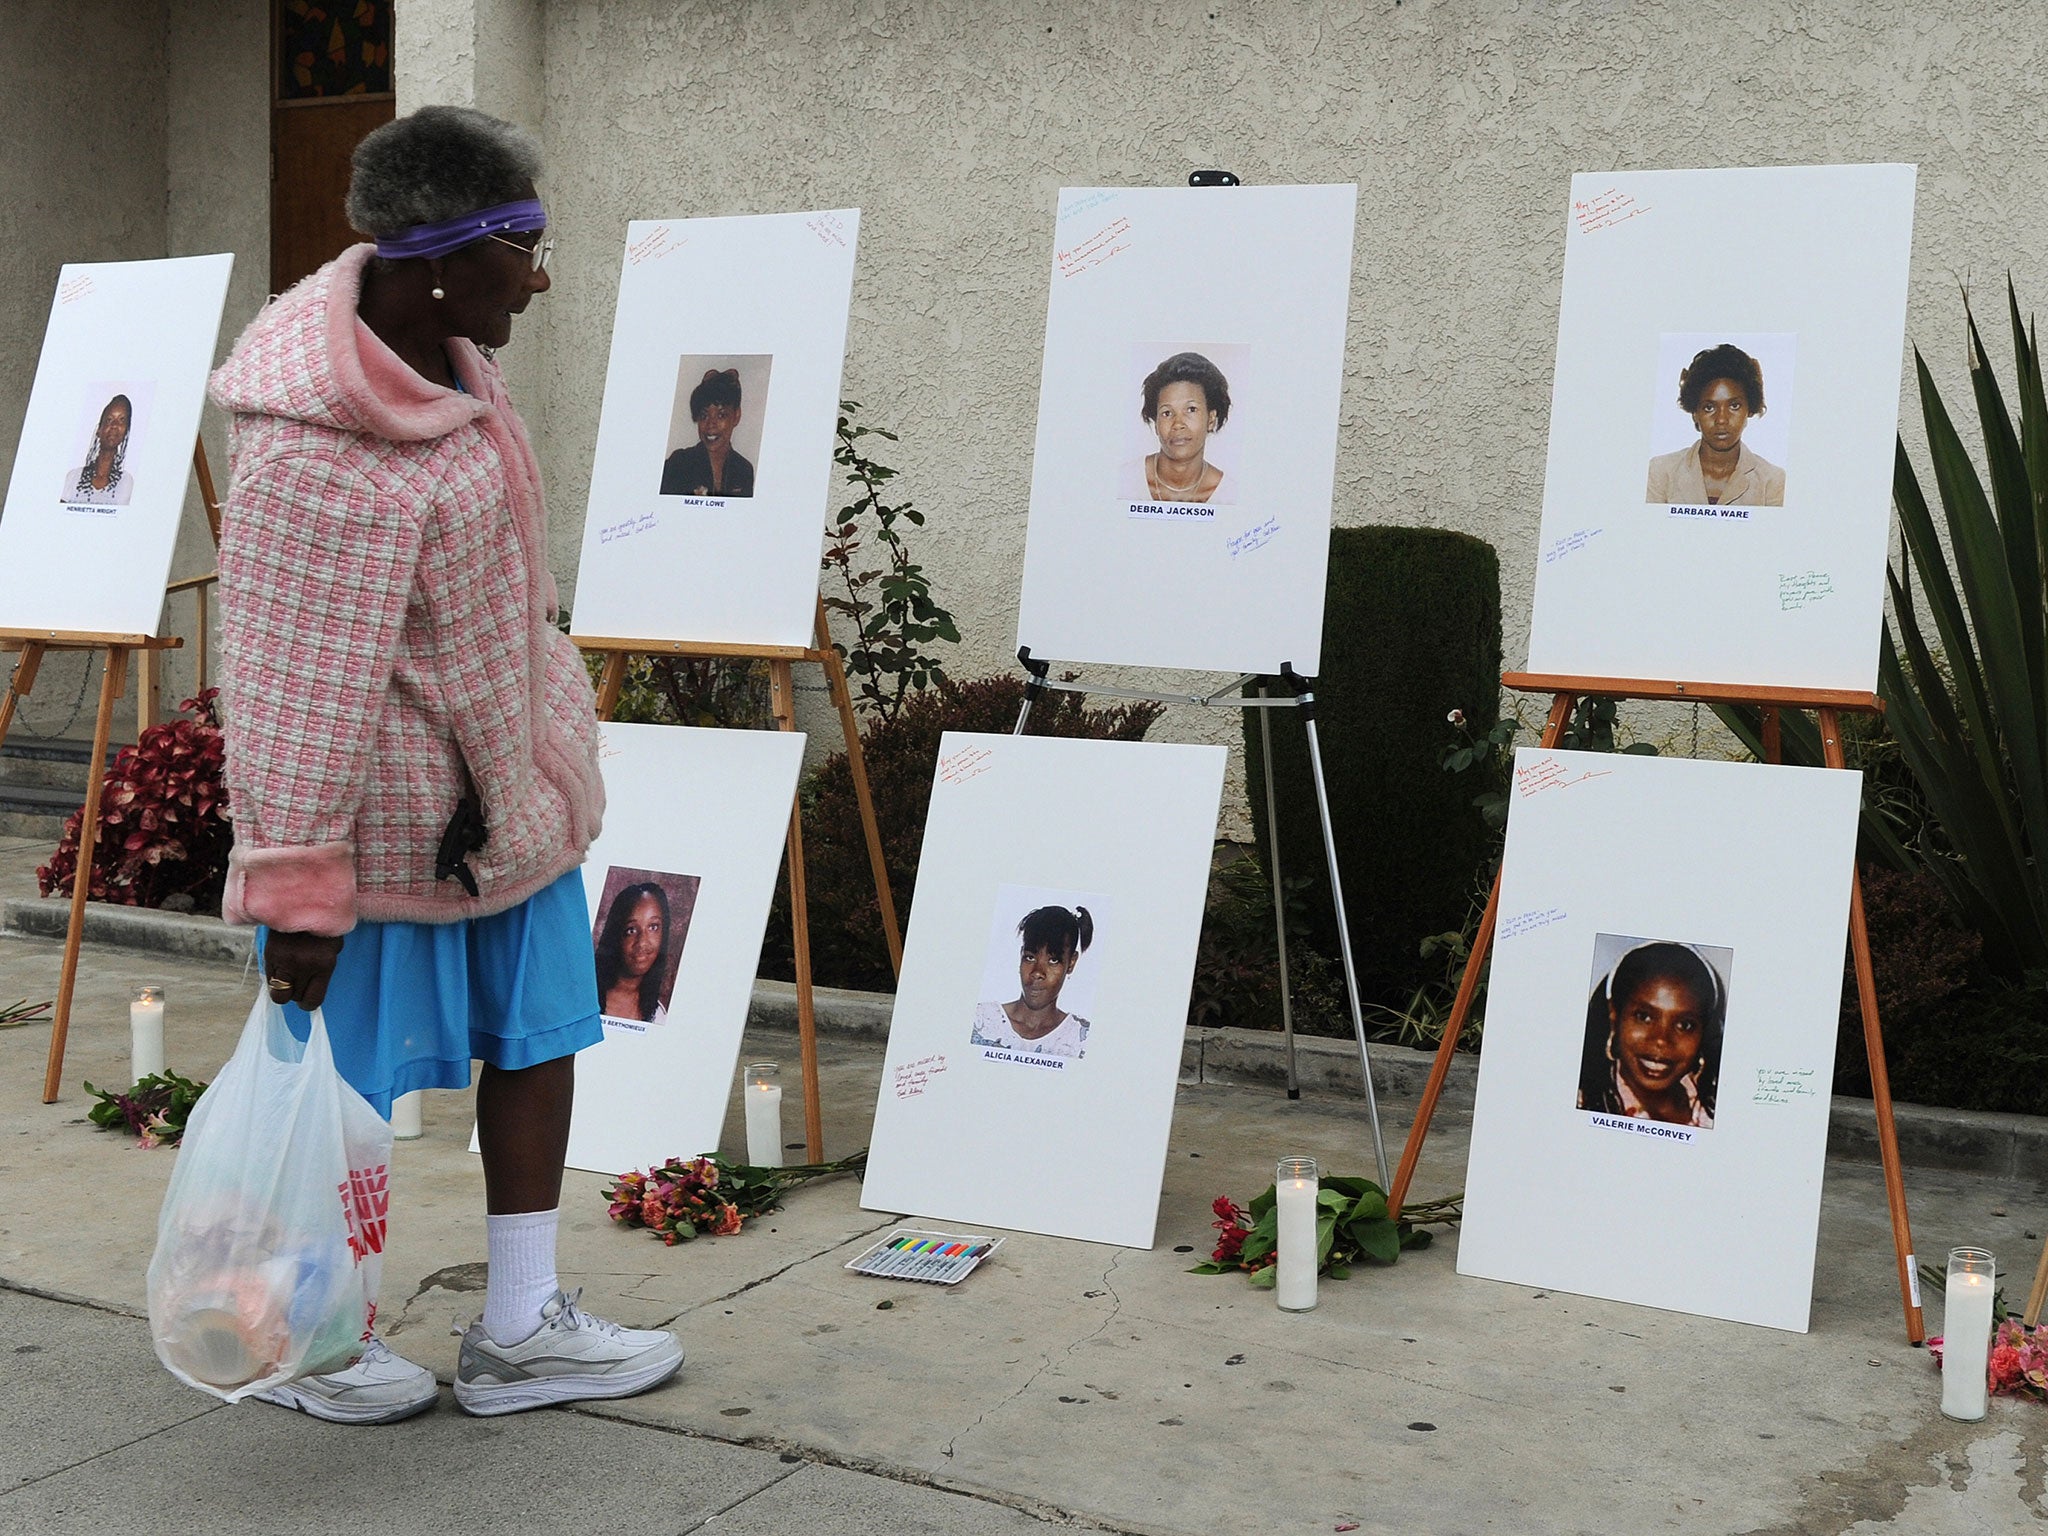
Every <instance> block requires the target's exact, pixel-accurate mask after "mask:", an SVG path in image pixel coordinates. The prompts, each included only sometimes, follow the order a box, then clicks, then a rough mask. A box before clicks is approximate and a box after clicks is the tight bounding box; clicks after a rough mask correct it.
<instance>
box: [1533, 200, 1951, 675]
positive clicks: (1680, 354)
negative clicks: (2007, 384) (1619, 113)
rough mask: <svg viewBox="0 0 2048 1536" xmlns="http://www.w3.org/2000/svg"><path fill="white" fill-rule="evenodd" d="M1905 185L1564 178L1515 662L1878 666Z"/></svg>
mask: <svg viewBox="0 0 2048 1536" xmlns="http://www.w3.org/2000/svg"><path fill="white" fill-rule="evenodd" d="M1913 181H1914V168H1913V167H1912V166H1910V165H1838V166H1812V167H1782V168H1775V169H1767V170H1724V171H1646V172H1633V173H1620V174H1603V175H1582V176H1575V177H1573V178H1572V195H1571V209H1570V212H1569V216H1568V218H1567V219H1566V223H1565V266H1564V296H1563V300H1562V303H1561V305H1560V308H1559V314H1558V327H1557V372H1556V376H1555V379H1554V381H1553V384H1552V392H1551V407H1550V454H1549V461H1548V466H1547V469H1546V472H1545V478H1544V487H1543V529H1542V534H1541V537H1540V540H1539V543H1538V555H1537V562H1538V563H1537V569H1536V596H1535V612H1534V615H1533V617H1532V620H1531V624H1530V634H1529V670H1530V671H1532V672H1546V673H1565V674H1570V675H1575V676H1591V677H1625V678H1656V679H1676V680H1679V681H1683V682H1712V683H1747V684H1756V685H1762V686H1771V685H1780V686H1797V687H1804V688H1844V689H1857V690H1863V691H1869V690H1872V689H1874V688H1875V687H1876V686H1877V638H1878V628H1879V625H1880V624H1881V623H1882V614H1883V606H1884V565H1885V549H1886V537H1887V530H1888V529H1889V527H1890V520H1891V487H1892V459H1893V440H1894V437H1895V436H1896V433H1897V430H1898V403H1899V360H1900V352H1901V349H1902V346H1903V342H1904V333H1905V322H1906V276H1907V266H1908V262H1909V258H1910V256H1911V254H1912V243H1913ZM1723 349H1728V350H1723ZM1745 360H1746V361H1745ZM1696 363H1697V365H1698V366H1697V368H1695V364H1696ZM1752 368H1753V371H1752ZM1681 374H1686V375H1688V376H1689V382H1687V383H1686V384H1685V385H1683V386H1682V385H1681ZM1736 374H1742V375H1744V376H1745V380H1744V383H1743V384H1742V385H1741V387H1739V388H1738V387H1737V386H1736V384H1735V381H1734V378H1733V375H1736ZM1717 385H1719V386H1720V388H1719V389H1718V390H1717V389H1716V386H1717ZM1717 396H1729V397H1733V398H1725V399H1723V398H1716V397H1717ZM1682 398H1683V399H1684V400H1687V401H1692V402H1694V403H1696V404H1698V405H1699V406H1700V407H1701V412H1700V413H1699V414H1695V413H1692V412H1689V411H1688V410H1686V409H1685V408H1684V406H1683V405H1682V404H1681V400H1682ZM1738 399H1739V403H1740V408H1741V411H1740V415H1741V419H1740V421H1739V422H1737V421H1736V419H1735V416H1734V413H1735V410H1736V404H1737V400H1738ZM1755 406H1760V407H1761V409H1760V410H1755V409H1752V407H1755ZM1716 411H1719V412H1722V413H1725V414H1723V415H1718V416H1717V415H1715V414H1713V413H1714V412H1716ZM1738 427H1739V430H1737V431H1736V433H1735V438H1734V440H1733V441H1732V442H1731V441H1729V440H1728V434H1729V432H1730V431H1731V429H1732V428H1738ZM1688 455H1691V457H1690V460H1688ZM1702 457H1704V458H1706V459H1707V460H1709V461H1710V467H1711V461H1714V460H1720V461H1721V462H1722V463H1723V464H1724V465H1725V464H1726V462H1727V461H1728V460H1729V459H1731V458H1732V459H1734V460H1736V464H1735V465H1734V469H1735V472H1734V473H1731V474H1729V475H1728V476H1726V477H1725V478H1716V480H1715V483H1714V485H1712V486H1710V485H1709V484H1708V479H1709V477H1708V476H1707V475H1706V474H1705V473H1703V472H1702V471H1701V470H1700V469H1699V468H1698V465H1699V461H1700V459H1701V458H1702ZM1710 497H1718V498H1719V499H1718V500H1710V499H1709V498H1710Z"/></svg>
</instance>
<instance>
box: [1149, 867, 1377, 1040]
mask: <svg viewBox="0 0 2048 1536" xmlns="http://www.w3.org/2000/svg"><path fill="white" fill-rule="evenodd" d="M1307 890H1308V882H1307V881H1306V880H1302V879H1298V878H1293V877H1290V878H1289V879H1288V882H1287V933H1288V942H1287V979H1288V985H1289V988H1290V997H1289V1001H1290V1002H1291V1003H1292V1005H1293V1011H1294V1028H1295V1032H1296V1033H1297V1034H1303V1035H1341V1036H1343V1037H1345V1038H1347V1039H1348V1038H1350V1035H1351V1015H1350V1013H1349V1012H1348V1011H1347V1010H1346V1009H1345V1006H1344V978H1343V976H1342V974H1341V973H1340V971H1339V969H1338V967H1337V966H1336V964H1335V963H1334V962H1332V961H1331V960H1329V959H1328V958H1326V957H1325V956H1323V955H1322V954H1320V953H1318V952H1317V951H1316V950H1315V948H1314V947H1313V946H1311V945H1310V944H1309V943H1308V941H1307V939H1306V938H1305V937H1304V933H1305V930H1306V927H1307V919H1308V901H1307V894H1306V893H1307ZM1188 1024H1189V1025H1190V1027H1197V1028H1199V1027H1201V1026H1204V1025H1214V1024H1228V1025H1231V1026H1233V1027H1234V1028H1238V1029H1269V1030H1277V1029H1280V1028H1282V1027H1283V1026H1284V1024H1285V1015H1284V1012H1283V1010H1282V1008H1281V1006H1280V945H1279V938H1278V935H1277V934H1276V933H1275V932H1274V928H1273V887H1272V885H1271V883H1270V882H1268V881H1267V879H1266V872H1265V871H1264V870H1263V869H1261V868H1259V861H1258V860H1257V858H1255V857H1252V856H1250V855H1246V856H1244V857H1242V858H1235V859H1231V860H1229V861H1227V862H1225V863H1221V864H1219V865H1218V866H1217V868H1216V870H1215V872H1214V873H1213V874H1212V875H1211V876H1210V877H1209V899H1208V902H1207V904H1206V905H1205V906H1204V908H1203V910H1202V939H1201V943H1200V944H1199V945H1198V946H1197V948H1196V951H1195V980H1194V986H1193V988H1192V989H1191V990H1190V992H1189V996H1188Z"/></svg>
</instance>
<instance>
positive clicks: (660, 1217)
mask: <svg viewBox="0 0 2048 1536" xmlns="http://www.w3.org/2000/svg"><path fill="white" fill-rule="evenodd" d="M667 1216H668V1207H667V1206H666V1205H665V1204H663V1203H662V1200H661V1197H660V1196H659V1195H649V1196H648V1197H647V1198H646V1199H645V1200H642V1201H641V1202H640V1219H641V1221H643V1222H645V1223H646V1224H647V1225H648V1226H650V1227H658V1226H660V1225H661V1224H662V1222H663V1221H664V1220H665V1219H666V1218H667Z"/></svg>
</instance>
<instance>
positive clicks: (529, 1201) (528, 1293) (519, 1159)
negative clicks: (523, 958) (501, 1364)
mask: <svg viewBox="0 0 2048 1536" xmlns="http://www.w3.org/2000/svg"><path fill="white" fill-rule="evenodd" d="M575 1097H576V1058H575V1057H574V1056H558V1057H556V1058H555V1059H554V1060H553V1061H543V1062H537V1063H535V1064H534V1065H533V1066H530V1067H520V1068H518V1069H516V1070H507V1069H505V1068H502V1067H495V1066H492V1065H491V1064H490V1063H488V1062H486V1063H485V1064H484V1069H483V1076H482V1077H481V1078H479V1079H478V1080H477V1089H476V1129H477V1142H478V1144H479V1146H480V1147H481V1148H482V1150H483V1155H484V1208H485V1210H486V1211H487V1212H488V1213H489V1214H488V1215H486V1216H485V1218H484V1226H485V1228H486V1229H487V1232H488V1236H489V1239H490V1270H489V1274H490V1283H489V1285H488V1286H487V1287H486V1289H485V1292H484V1316H483V1325H484V1328H485V1330H486V1331H487V1332H489V1333H490V1335H491V1336H492V1337H493V1338H495V1339H496V1340H497V1341H498V1342H499V1343H500V1344H517V1343H519V1342H520V1341H521V1340H523V1339H527V1338H531V1337H532V1336H533V1334H534V1332H535V1331H536V1330H537V1329H538V1328H539V1327H540V1325H541V1322H542V1321H543V1318H542V1309H543V1308H545V1307H546V1306H547V1304H548V1303H549V1302H550V1301H552V1300H553V1299H554V1296H555V1292H556V1291H557V1290H558V1289H559V1286H560V1282H559V1280H558V1278H557V1276H556V1273H555V1234H556V1229H557V1227H558V1226H559V1225H560V1221H561V1211H560V1206H561V1203H562V1159H563V1157H564V1156H565V1155H566V1154H567V1153H568V1150H569V1108H570V1105H571V1104H572V1103H573V1102H574V1101H575Z"/></svg>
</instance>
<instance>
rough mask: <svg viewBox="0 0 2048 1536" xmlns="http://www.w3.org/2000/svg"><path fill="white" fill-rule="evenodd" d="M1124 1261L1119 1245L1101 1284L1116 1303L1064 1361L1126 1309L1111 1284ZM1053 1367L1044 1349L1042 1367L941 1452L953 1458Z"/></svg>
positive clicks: (977, 1417) (1062, 1355)
mask: <svg viewBox="0 0 2048 1536" xmlns="http://www.w3.org/2000/svg"><path fill="white" fill-rule="evenodd" d="M1122 1262H1123V1250H1122V1249H1121V1248H1118V1249H1116V1250H1114V1251H1113V1252H1111V1254H1110V1256H1109V1267H1108V1268H1107V1269H1105V1270H1103V1272H1102V1279H1101V1281H1100V1282H1099V1283H1100V1284H1101V1285H1102V1287H1103V1289H1105V1290H1107V1291H1108V1292H1109V1294H1110V1297H1111V1301H1112V1305H1111V1307H1110V1309H1109V1311H1108V1312H1107V1313H1106V1314H1105V1315H1104V1317H1103V1319H1102V1321H1101V1322H1099V1323H1097V1324H1096V1325H1095V1326H1094V1327H1093V1328H1091V1329H1090V1330H1089V1331H1088V1332H1087V1333H1085V1334H1083V1335H1082V1336H1081V1337H1080V1338H1078V1339H1076V1340H1074V1342H1073V1343H1071V1344H1069V1345H1068V1346H1067V1347H1066V1348H1065V1349H1063V1350H1061V1351H1060V1358H1061V1359H1062V1360H1065V1359H1067V1358H1069V1357H1070V1356H1072V1354H1073V1353H1074V1351H1075V1350H1077V1349H1079V1348H1080V1347H1081V1346H1082V1345H1083V1344H1086V1343H1087V1342H1088V1341H1089V1340H1090V1339H1094V1338H1098V1337H1100V1336H1101V1334H1102V1331H1103V1329H1105V1328H1107V1327H1108V1326H1109V1325H1110V1324H1111V1323H1113V1322H1115V1321H1116V1320H1117V1318H1118V1317H1119V1316H1120V1315H1121V1314H1122V1312H1123V1309H1124V1299H1123V1296H1122V1295H1121V1294H1120V1293H1119V1292H1118V1291H1117V1288H1116V1287H1115V1286H1113V1285H1111V1284H1110V1283H1109V1277H1110V1276H1111V1275H1113V1274H1115V1273H1116V1270H1117V1266H1118V1265H1119V1264H1121V1263H1122ZM1051 1369H1052V1356H1051V1355H1048V1354H1044V1353H1042V1352H1041V1353H1040V1355H1039V1357H1038V1369H1037V1370H1035V1371H1033V1372H1032V1373H1031V1374H1030V1375H1029V1376H1028V1377H1026V1378H1025V1381H1024V1384H1023V1385H1022V1386H1020V1387H1019V1388H1017V1390H1016V1391H1014V1392H1012V1393H1010V1395H1009V1396H1007V1397H1005V1398H1004V1399H1003V1400H1002V1401H1001V1402H999V1403H996V1404H995V1405H993V1406H992V1407H988V1408H984V1409H982V1411H981V1412H980V1413H978V1414H976V1415H975V1416H974V1422H973V1423H972V1424H970V1425H968V1426H967V1427H966V1428H965V1429H962V1430H958V1431H956V1432H955V1433H954V1434H953V1436H952V1437H951V1438H950V1439H948V1440H947V1441H946V1443H945V1444H944V1445H943V1446H941V1447H940V1448H939V1455H940V1456H942V1457H943V1458H945V1459H946V1460H948V1461H950V1460H952V1458H953V1451H954V1448H955V1447H956V1446H958V1445H959V1443H960V1442H961V1441H962V1440H964V1439H966V1438H967V1437H968V1436H969V1435H971V1434H973V1433H974V1432H975V1431H976V1430H977V1429H979V1428H981V1426H982V1424H983V1423H984V1422H985V1421H986V1420H987V1418H988V1416H989V1415H990V1414H992V1413H1000V1412H1001V1411H1002V1410H1003V1409H1005V1408H1007V1407H1009V1406H1010V1404H1012V1403H1014V1402H1015V1401H1017V1399H1018V1398H1020V1397H1022V1396H1023V1395H1024V1394H1025V1393H1026V1392H1029V1391H1030V1390H1031V1389H1032V1387H1033V1386H1034V1385H1036V1384H1037V1381H1038V1378H1039V1377H1041V1376H1043V1375H1044V1374H1045V1373H1046V1372H1047V1371H1049V1370H1051ZM1098 1390H1099V1389H1098Z"/></svg>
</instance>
